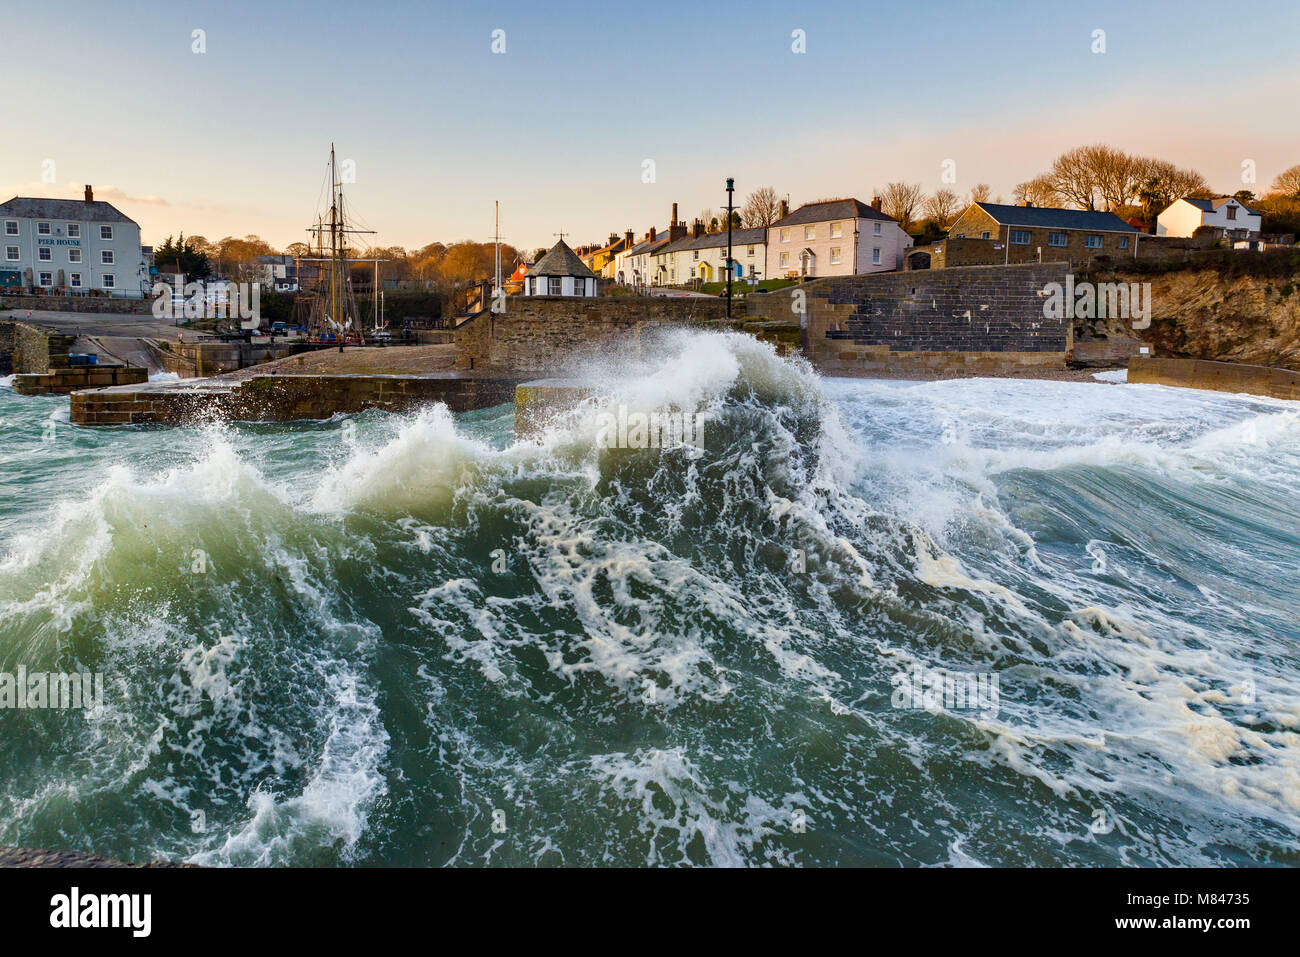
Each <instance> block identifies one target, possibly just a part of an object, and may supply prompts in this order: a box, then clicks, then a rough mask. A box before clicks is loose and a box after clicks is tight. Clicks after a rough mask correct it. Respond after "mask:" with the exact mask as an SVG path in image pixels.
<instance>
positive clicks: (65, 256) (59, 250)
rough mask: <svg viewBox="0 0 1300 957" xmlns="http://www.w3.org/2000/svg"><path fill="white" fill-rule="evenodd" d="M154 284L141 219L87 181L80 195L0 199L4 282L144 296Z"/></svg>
mask: <svg viewBox="0 0 1300 957" xmlns="http://www.w3.org/2000/svg"><path fill="white" fill-rule="evenodd" d="M151 285H152V284H151V282H150V279H149V265H148V262H147V260H146V257H145V254H144V248H143V247H142V246H141V245H140V227H139V225H138V224H137V223H136V222H135V221H134V220H132V219H131V218H129V217H128V216H126V215H124V214H123V213H121V212H120V211H118V210H117V209H116V208H115V207H114V206H112V205H111V204H109V203H104V202H99V201H97V200H96V199H95V197H94V193H93V192H92V190H91V188H90V187H89V186H87V187H86V198H85V200H82V201H79V200H75V199H42V198H37V197H28V196H17V197H15V198H13V199H11V200H9V202H7V203H4V204H3V205H0V288H12V287H35V288H39V289H44V290H46V291H47V292H50V293H63V294H72V295H76V294H84V293H86V292H88V291H90V290H92V289H95V290H99V291H100V292H101V293H102V294H104V295H109V296H119V297H128V298H133V299H140V298H143V297H145V296H146V295H147V294H148V293H149V290H150V288H151Z"/></svg>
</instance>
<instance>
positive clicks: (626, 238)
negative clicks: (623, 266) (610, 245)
mask: <svg viewBox="0 0 1300 957" xmlns="http://www.w3.org/2000/svg"><path fill="white" fill-rule="evenodd" d="M623 248H624V249H631V248H632V230H630V229H629V230H628V231H627V232H625V233H624V234H623Z"/></svg>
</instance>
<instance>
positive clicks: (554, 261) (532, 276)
mask: <svg viewBox="0 0 1300 957" xmlns="http://www.w3.org/2000/svg"><path fill="white" fill-rule="evenodd" d="M524 295H525V296H598V295H600V290H599V282H598V281H597V279H596V274H595V273H594V272H592V271H591V270H590V269H588V268H587V267H586V266H585V265H583V262H582V260H581V259H579V258H578V254H577V253H575V252H574V251H573V250H572V249H570V248H569V245H568V243H566V242H565V241H564V240H563V239H561V240H560V241H559V242H558V243H556V244H555V245H554V246H552V247H551V251H550V252H548V253H547V254H546V255H545V256H543V257H542V258H541V259H539V260H538V261H537V262H536V263H535V264H534V265H532V266H530V267H529V268H528V274H527V275H526V276H524Z"/></svg>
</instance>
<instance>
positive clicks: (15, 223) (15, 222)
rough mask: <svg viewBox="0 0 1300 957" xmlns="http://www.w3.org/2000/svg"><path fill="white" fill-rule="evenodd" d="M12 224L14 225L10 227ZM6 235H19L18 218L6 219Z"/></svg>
mask: <svg viewBox="0 0 1300 957" xmlns="http://www.w3.org/2000/svg"><path fill="white" fill-rule="evenodd" d="M11 226H12V227H13V228H12V229H11V228H10V227H11ZM5 235H6V236H17V235H18V220H16V219H6V220H5Z"/></svg>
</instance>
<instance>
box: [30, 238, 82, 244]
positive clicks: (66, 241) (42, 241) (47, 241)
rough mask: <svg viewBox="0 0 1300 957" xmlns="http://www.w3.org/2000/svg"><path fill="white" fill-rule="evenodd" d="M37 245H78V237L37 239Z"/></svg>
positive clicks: (79, 242)
mask: <svg viewBox="0 0 1300 957" xmlns="http://www.w3.org/2000/svg"><path fill="white" fill-rule="evenodd" d="M36 245H37V246H80V245H81V240H80V239H38V240H36Z"/></svg>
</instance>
